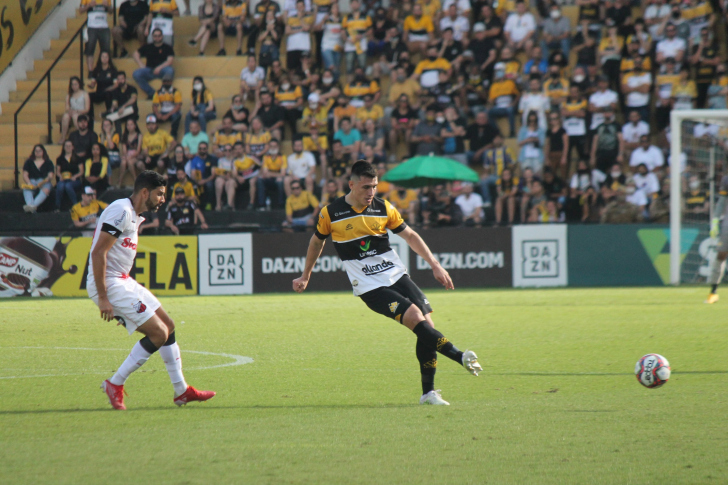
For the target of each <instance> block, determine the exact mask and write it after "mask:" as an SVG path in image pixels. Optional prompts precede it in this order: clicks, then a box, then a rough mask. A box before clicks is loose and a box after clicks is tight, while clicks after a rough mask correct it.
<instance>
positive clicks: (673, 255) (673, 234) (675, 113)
mask: <svg viewBox="0 0 728 485" xmlns="http://www.w3.org/2000/svg"><path fill="white" fill-rule="evenodd" d="M684 120H692V121H696V122H702V123H710V122H711V121H720V122H721V124H722V125H724V126H726V125H727V124H728V110H726V109H685V110H672V111H671V112H670V284H672V285H679V284H680V266H681V262H680V260H681V258H682V255H681V243H682V241H681V237H680V236H681V234H680V229H681V227H682V175H683V174H682V168H683V167H682V151H683V146H682V122H683V121H684ZM688 166H689V164H688V163H687V160H686V163H685V168H686V169H687V167H688ZM711 196H712V194H711Z"/></svg>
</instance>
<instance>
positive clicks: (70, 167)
mask: <svg viewBox="0 0 728 485" xmlns="http://www.w3.org/2000/svg"><path fill="white" fill-rule="evenodd" d="M71 158H72V160H68V159H66V155H64V154H61V155H59V156H58V158H56V167H58V168H59V169H60V171H61V173H70V174H71V177H73V176H74V175H76V174H77V173H78V172H79V170H81V169H80V167H79V162H78V161H76V157H71Z"/></svg>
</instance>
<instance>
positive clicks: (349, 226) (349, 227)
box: [346, 224, 354, 231]
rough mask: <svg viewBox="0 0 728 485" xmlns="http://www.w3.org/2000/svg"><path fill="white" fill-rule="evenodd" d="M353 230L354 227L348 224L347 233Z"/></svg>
mask: <svg viewBox="0 0 728 485" xmlns="http://www.w3.org/2000/svg"><path fill="white" fill-rule="evenodd" d="M352 229H354V226H352V225H351V224H347V225H346V230H347V231H351V230H352Z"/></svg>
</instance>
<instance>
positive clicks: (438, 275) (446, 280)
mask: <svg viewBox="0 0 728 485" xmlns="http://www.w3.org/2000/svg"><path fill="white" fill-rule="evenodd" d="M398 235H399V236H400V237H401V238H402V239H404V240H405V241H407V244H409V247H411V248H412V250H413V251H414V252H416V253H417V254H419V255H420V257H422V259H424V260H425V261H427V264H429V265H430V267H431V268H432V274H433V275H434V276H435V279H436V280H437V281H439V282H440V284H441V285H442V286H444V287H445V289H447V290H454V289H455V286H454V285H453V284H452V279H451V278H450V274H449V273H448V272H447V270H445V268H443V267H442V266H440V262H439V261H438V260H437V259H435V256H433V255H432V251H430V248H429V247H427V244H426V243H425V241H423V240H422V238H421V237H420V235H419V234H417V233H416V232H415V231H414V230H413V229H412V228H411V227H409V226H407V227H406V228H405V230H404V231H402V232H400V233H399V234H398Z"/></svg>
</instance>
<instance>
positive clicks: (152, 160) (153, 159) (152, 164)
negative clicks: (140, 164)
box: [144, 155, 166, 170]
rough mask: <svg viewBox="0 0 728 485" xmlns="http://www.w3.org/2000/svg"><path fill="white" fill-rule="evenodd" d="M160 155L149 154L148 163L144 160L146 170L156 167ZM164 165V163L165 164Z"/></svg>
mask: <svg viewBox="0 0 728 485" xmlns="http://www.w3.org/2000/svg"><path fill="white" fill-rule="evenodd" d="M161 156H162V155H149V163H146V161H145V162H144V164H145V165H146V166H147V170H155V169H156V168H157V162H159V158H160V157H161ZM165 165H166V164H165Z"/></svg>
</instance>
